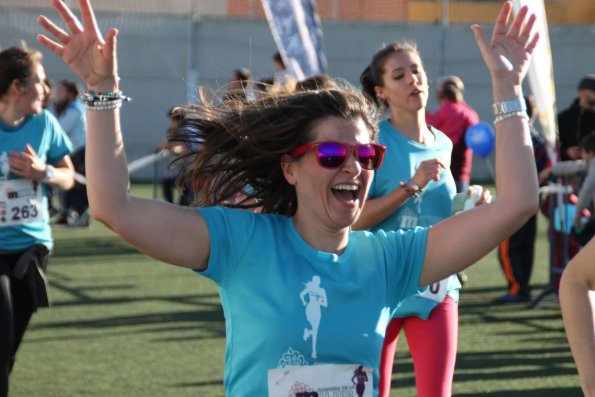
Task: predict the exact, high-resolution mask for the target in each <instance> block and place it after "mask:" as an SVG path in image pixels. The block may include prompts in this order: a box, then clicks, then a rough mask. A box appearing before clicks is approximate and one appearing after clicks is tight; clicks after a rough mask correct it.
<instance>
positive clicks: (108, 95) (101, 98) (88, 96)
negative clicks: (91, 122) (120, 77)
mask: <svg viewBox="0 0 595 397" xmlns="http://www.w3.org/2000/svg"><path fill="white" fill-rule="evenodd" d="M80 99H81V101H82V102H83V103H84V104H85V107H86V108H87V109H89V110H111V109H117V108H120V107H121V106H122V103H124V101H126V102H127V101H130V100H132V98H130V97H127V96H125V95H124V94H123V93H122V91H119V90H118V91H114V92H111V91H108V92H97V91H90V90H87V91H85V92H84V93H82V94H81V96H80Z"/></svg>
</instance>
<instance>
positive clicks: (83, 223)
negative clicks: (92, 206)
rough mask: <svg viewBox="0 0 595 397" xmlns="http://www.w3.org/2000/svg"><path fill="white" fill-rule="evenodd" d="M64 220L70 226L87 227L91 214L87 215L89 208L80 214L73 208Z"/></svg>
mask: <svg viewBox="0 0 595 397" xmlns="http://www.w3.org/2000/svg"><path fill="white" fill-rule="evenodd" d="M66 221H67V222H68V226H70V227H87V226H89V223H90V221H91V216H90V215H89V210H86V211H85V212H83V213H82V214H80V215H79V213H78V212H76V211H74V210H73V211H70V213H69V214H68V216H67V217H66Z"/></svg>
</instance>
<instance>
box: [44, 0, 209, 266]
mask: <svg viewBox="0 0 595 397" xmlns="http://www.w3.org/2000/svg"><path fill="white" fill-rule="evenodd" d="M52 3H53V6H54V8H55V9H56V11H57V12H58V15H60V17H61V18H62V20H63V21H64V23H65V24H66V26H67V28H68V30H69V33H67V32H66V31H64V30H62V29H61V28H59V27H58V26H57V25H56V24H54V23H53V22H52V21H50V20H49V19H48V18H46V17H45V16H40V17H39V23H40V24H41V26H43V27H44V28H45V29H46V30H47V32H49V33H50V34H51V36H53V38H54V40H52V39H50V38H48V37H47V36H44V35H38V40H39V41H40V42H41V44H43V45H44V46H45V47H47V48H48V49H49V50H51V51H52V52H54V53H55V54H57V55H58V56H60V57H61V58H62V59H63V60H64V62H65V63H66V64H67V65H68V66H69V67H70V68H71V69H72V70H73V71H74V72H75V73H76V74H77V75H78V76H79V77H80V78H81V79H82V80H83V81H85V82H86V84H87V89H88V90H90V91H95V92H100V93H107V92H112V93H113V92H116V91H117V90H118V88H119V87H118V80H119V78H118V65H117V52H116V37H117V34H118V31H117V30H116V29H115V28H111V29H110V30H108V31H107V34H106V37H105V39H104V38H103V37H102V35H101V32H100V31H99V28H98V27H97V22H96V20H95V15H94V13H93V10H92V8H91V5H90V3H89V1H88V0H79V6H80V12H81V19H82V24H81V22H79V20H78V19H77V18H76V17H75V15H74V14H73V13H72V11H71V10H70V9H69V8H68V7H67V6H66V4H65V3H64V2H63V1H61V0H53V1H52ZM86 147H87V149H86V150H87V152H86V170H87V192H88V195H89V204H90V207H91V212H92V214H93V217H95V218H96V219H98V220H100V221H102V222H103V223H105V224H106V225H107V226H108V227H110V228H111V229H113V230H114V231H115V232H116V233H118V234H119V235H120V236H122V237H123V238H124V239H125V240H126V241H128V242H130V243H131V244H132V245H134V246H135V247H137V248H138V249H139V250H141V251H143V252H144V253H146V254H148V255H150V256H152V257H154V258H156V259H159V260H162V261H164V262H168V263H171V264H174V265H179V266H184V267H189V268H194V269H204V268H206V265H207V262H208V257H209V242H210V241H209V233H208V229H207V226H206V224H205V222H204V219H203V218H202V216H200V214H198V213H197V212H196V211H194V210H192V209H189V208H182V207H177V206H174V205H171V204H167V203H164V202H160V201H156V200H148V199H142V198H138V197H133V196H131V195H130V194H129V191H128V188H129V177H128V170H127V167H126V156H125V154H124V144H123V139H122V132H121V129H120V113H119V109H112V110H88V111H87V145H86Z"/></svg>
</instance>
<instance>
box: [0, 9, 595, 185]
mask: <svg viewBox="0 0 595 397" xmlns="http://www.w3.org/2000/svg"><path fill="white" fill-rule="evenodd" d="M44 12H47V11H44ZM38 13H39V11H36V10H22V9H21V10H19V9H15V8H12V7H11V8H6V7H2V6H0V46H1V47H3V48H4V47H7V46H10V45H15V44H18V42H19V40H25V41H26V42H27V43H28V44H29V46H31V47H34V48H40V45H39V44H37V42H36V41H35V34H36V33H38V32H39V31H40V29H39V28H38V27H37V23H36V17H37V15H38ZM50 15H51V14H50ZM98 21H99V24H100V26H101V28H102V29H106V28H107V27H109V26H116V27H118V28H119V30H120V36H119V54H120V63H119V65H120V75H121V78H122V81H121V87H122V89H123V90H124V91H125V92H126V94H127V95H129V96H131V97H133V101H132V102H129V103H127V104H125V105H124V109H123V111H122V124H123V132H124V136H125V140H126V148H127V155H128V159H129V161H130V160H133V159H135V158H138V157H141V156H143V155H146V154H149V153H152V152H153V151H154V148H155V145H156V144H157V143H158V142H160V141H161V140H163V138H164V134H165V133H164V131H165V129H166V128H167V117H166V115H165V114H166V111H167V110H168V108H169V107H171V106H173V105H177V104H183V103H186V102H187V98H188V97H191V95H189V94H192V93H195V92H196V90H195V86H196V84H199V85H204V86H207V87H209V88H212V89H217V88H219V87H222V86H224V85H225V84H226V83H227V81H228V79H229V76H230V74H231V71H232V70H233V69H235V68H237V67H247V68H249V69H250V70H251V71H252V73H253V77H254V78H255V79H259V78H261V77H263V76H267V75H271V74H272V72H273V66H272V60H271V56H272V54H273V53H274V51H275V45H274V43H273V40H272V38H271V35H270V32H269V29H268V25H267V24H266V22H265V21H263V20H256V19H254V20H250V19H221V18H204V19H200V20H194V21H192V20H191V19H190V18H189V17H183V16H176V15H167V16H155V15H135V14H126V15H116V14H108V13H101V14H99V15H98ZM441 29H442V28H441V27H440V26H438V25H409V24H393V23H379V24H370V23H362V22H341V21H328V20H327V21H323V30H324V34H325V46H326V55H327V59H328V65H329V72H330V74H331V75H333V76H337V77H342V78H344V79H346V80H348V81H350V82H352V83H354V84H357V81H358V77H359V73H360V72H361V70H362V69H363V68H364V67H365V65H366V64H367V63H368V62H369V60H370V58H371V56H372V54H373V53H374V52H375V51H376V50H377V49H378V48H379V46H380V44H381V43H383V42H392V41H398V40H404V39H408V40H414V41H416V42H417V43H418V46H419V48H420V50H421V53H422V55H423V57H424V62H425V66H426V69H427V71H428V75H429V77H430V79H431V80H434V81H435V80H436V79H437V78H438V77H439V75H441V74H443V73H444V74H457V75H459V76H461V77H462V78H463V79H464V81H465V85H466V98H467V101H468V102H469V104H471V105H472V106H473V107H474V108H475V109H476V110H477V111H478V113H479V115H480V117H481V119H482V120H485V121H489V122H491V120H492V117H491V114H490V105H491V103H492V99H491V90H490V81H489V76H488V72H487V69H486V67H485V66H484V65H483V61H482V60H481V57H480V54H479V51H478V49H477V47H476V45H475V42H474V40H473V36H472V34H471V31H470V29H469V27H468V26H467V25H451V26H450V27H449V29H448V31H447V32H446V35H444V31H443V30H441ZM550 40H551V44H552V53H553V59H554V71H555V77H556V89H557V100H558V108H559V109H563V108H565V107H566V106H568V104H569V103H570V102H571V101H572V99H573V98H574V96H575V94H576V84H577V82H578V80H579V79H580V78H581V77H582V76H583V75H584V74H587V73H594V72H595V28H594V27H592V26H566V25H564V26H562V25H553V26H550ZM443 41H445V42H446V43H447V44H446V47H445V48H446V51H445V54H444V57H442V56H441V54H442V51H441V48H442V45H441V43H442V42H443ZM44 54H45V58H44V63H45V67H46V71H47V74H48V76H49V77H50V78H51V79H52V80H58V79H61V78H73V76H72V74H71V73H70V72H69V70H68V68H66V67H65V66H64V65H63V64H62V61H61V60H59V59H58V58H57V57H56V56H54V55H53V54H50V53H47V52H46V51H44ZM189 70H191V71H193V72H194V73H189ZM527 91H528V90H527ZM435 105H436V104H435V102H434V100H433V99H432V100H431V101H430V104H429V107H430V109H432V108H434V107H435ZM152 175H153V170H152V169H151V168H150V167H149V168H148V169H146V170H144V171H142V172H139V173H137V174H134V175H133V177H134V178H136V179H139V178H140V179H145V180H146V179H151V177H152ZM473 175H474V178H477V179H484V178H487V177H489V175H488V174H487V171H486V168H485V166H484V164H483V161H478V162H477V163H476V165H475V168H474V173H473Z"/></svg>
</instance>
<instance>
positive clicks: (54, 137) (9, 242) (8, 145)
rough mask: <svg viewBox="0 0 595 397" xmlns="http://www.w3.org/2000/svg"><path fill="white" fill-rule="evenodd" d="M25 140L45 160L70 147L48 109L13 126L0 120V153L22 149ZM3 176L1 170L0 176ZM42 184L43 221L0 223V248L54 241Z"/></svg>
mask: <svg viewBox="0 0 595 397" xmlns="http://www.w3.org/2000/svg"><path fill="white" fill-rule="evenodd" d="M27 144H29V145H31V146H32V147H33V149H34V150H35V152H36V153H37V155H38V156H39V158H40V159H41V161H43V162H44V163H47V164H55V163H56V162H58V161H60V160H61V159H63V158H64V156H66V155H67V154H69V153H70V152H71V150H72V145H71V143H70V140H69V139H68V137H67V136H66V134H65V133H64V131H63V130H62V127H60V124H59V123H58V121H57V120H56V118H55V117H54V116H53V115H52V114H50V112H48V111H47V110H44V111H43V112H42V113H40V114H36V115H33V116H29V117H27V119H26V120H25V122H24V123H22V124H20V125H19V126H18V127H16V128H11V127H9V126H7V125H6V124H4V123H2V122H0V156H2V154H3V153H6V155H7V156H8V155H10V152H11V151H13V150H16V151H19V152H24V151H25V146H26V145H27ZM5 177H6V176H5V175H2V171H0V180H1V179H4V178H5ZM19 178H20V177H19V176H17V175H15V174H13V173H8V179H19ZM41 185H42V189H43V192H44V194H43V203H42V207H43V208H42V210H43V212H44V219H45V221H39V222H32V223H25V224H22V225H17V226H7V227H0V249H2V250H7V251H9V250H22V249H25V248H27V247H30V246H32V245H33V244H38V243H40V244H43V245H45V246H46V247H48V249H52V247H53V241H52V236H51V229H50V225H49V223H48V220H49V214H48V202H47V187H46V186H45V184H43V183H42V184H41Z"/></svg>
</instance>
